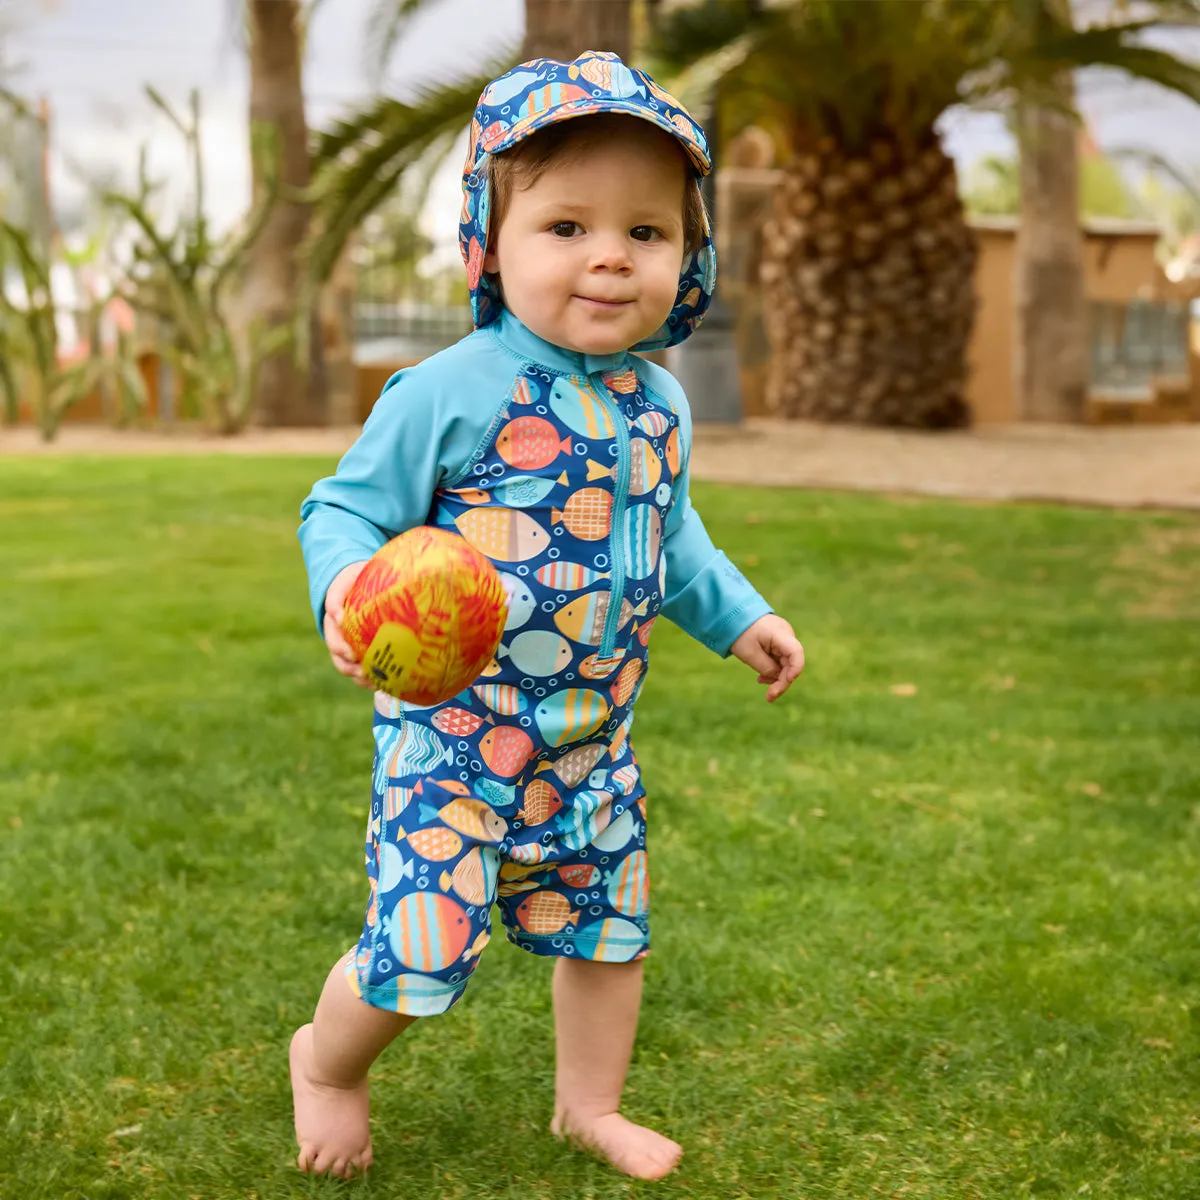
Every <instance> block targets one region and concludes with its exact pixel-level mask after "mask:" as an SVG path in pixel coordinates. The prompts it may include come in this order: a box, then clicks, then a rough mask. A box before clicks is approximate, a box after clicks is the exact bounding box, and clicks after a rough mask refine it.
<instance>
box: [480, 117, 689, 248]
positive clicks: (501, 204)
mask: <svg viewBox="0 0 1200 1200" xmlns="http://www.w3.org/2000/svg"><path fill="white" fill-rule="evenodd" d="M614 121H616V122H620V128H621V130H622V131H624V132H628V124H627V123H628V122H630V121H636V122H637V124H638V125H640V126H645V128H646V131H647V132H649V131H655V132H658V133H660V134H661V135H662V137H663V138H664V139H666V140H667V141H669V142H671V144H672V145H674V146H675V147H676V149H677V151H678V153H679V154H680V156H681V157H682V158H683V160H684V167H685V169H686V172H687V178H686V181H685V184H684V189H683V244H684V249H685V251H686V253H688V254H692V253H694V252H695V251H696V250H698V249H699V248H700V247H701V246H702V245H703V244H704V230H705V226H706V221H705V215H704V200H703V198H702V197H701V195H700V189H699V187H698V186H697V182H698V180H699V176H698V175H697V173H696V168H695V167H694V166H693V165H692V163H691V160H690V159H689V158H688V157H687V155H686V154H685V153H684V150H683V147H682V146H680V145H679V143H678V142H677V141H676V140H675V138H673V137H672V136H671V135H670V134H669V133H667V132H666V131H665V130H659V129H657V127H656V126H654V125H651V124H650V123H649V122H648V121H644V120H642V119H641V118H640V117H628V116H624V115H622V114H620V113H598V114H596V115H595V116H588V117H575V118H573V119H571V120H569V121H558V122H556V123H555V124H553V125H548V126H546V128H545V129H539V130H538V131H537V133H534V134H531V135H530V136H529V137H527V138H525V139H524V140H523V141H520V142H518V143H517V144H516V145H515V146H514V147H513V148H512V149H511V150H506V151H505V152H504V153H503V154H496V155H494V156H492V158H491V161H490V164H489V170H490V179H491V189H492V209H491V216H490V218H489V222H488V226H489V228H488V241H489V243H490V242H491V241H492V237H493V232H494V231H495V230H498V229H499V228H500V222H501V221H503V220H504V216H505V213H507V211H508V205H509V202H510V201H511V199H512V196H513V193H514V192H523V191H524V190H525V189H526V188H529V187H532V186H533V185H534V184H535V183H537V181H538V180H539V179H540V178H541V177H542V176H543V175H544V174H545V173H546V171H547V169H548V168H549V167H550V164H551V163H553V162H554V160H555V159H558V158H563V157H565V156H567V155H569V154H579V153H580V152H581V151H583V150H585V149H586V148H587V147H588V146H591V145H594V144H595V143H596V142H598V141H601V140H603V139H606V138H608V137H611V136H612V135H613V134H614V132H616V131H615V130H614V128H613V125H612V122H614Z"/></svg>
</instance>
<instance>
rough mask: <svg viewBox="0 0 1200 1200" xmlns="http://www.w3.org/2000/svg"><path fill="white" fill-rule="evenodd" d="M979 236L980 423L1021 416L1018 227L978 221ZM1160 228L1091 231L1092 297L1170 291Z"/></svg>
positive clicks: (1087, 246)
mask: <svg viewBox="0 0 1200 1200" xmlns="http://www.w3.org/2000/svg"><path fill="white" fill-rule="evenodd" d="M972 225H973V226H974V228H975V232H976V236H977V237H978V238H979V260H978V263H977V265H976V268H975V294H976V296H977V297H978V299H979V309H978V311H977V313H976V316H975V331H974V334H973V336H972V338H971V345H970V348H969V350H968V361H969V364H970V370H971V374H970V378H969V380H968V383H967V396H968V399H969V400H970V403H971V408H972V410H973V412H974V414H975V420H976V422H977V423H978V424H980V425H995V424H1004V423H1006V422H1011V421H1018V420H1020V414H1019V413H1018V412H1017V410H1016V398H1015V395H1014V392H1013V380H1012V338H1013V257H1014V246H1015V242H1016V225H1015V222H1010V221H994V222H990V221H977V222H972ZM1157 241H1158V233H1157V231H1156V230H1153V229H1150V228H1147V227H1145V226H1136V225H1133V224H1128V225H1125V226H1123V227H1120V228H1118V227H1115V226H1112V227H1109V226H1096V227H1092V228H1090V229H1088V230H1086V231H1085V237H1084V292H1085V294H1086V295H1087V298H1088V299H1089V300H1115V301H1127V300H1133V299H1135V298H1138V297H1143V298H1146V299H1150V298H1153V297H1157V296H1160V295H1164V294H1165V291H1166V288H1167V284H1166V279H1165V277H1164V276H1163V273H1162V270H1161V268H1160V267H1159V265H1158V263H1157V262H1156V261H1155V258H1154V247H1155V244H1156V243H1157Z"/></svg>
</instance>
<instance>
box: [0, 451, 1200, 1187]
mask: <svg viewBox="0 0 1200 1200" xmlns="http://www.w3.org/2000/svg"><path fill="white" fill-rule="evenodd" d="M331 465H332V464H330V463H327V462H322V461H316V460H302V459H293V460H288V459H250V458H235V457H228V458H226V457H213V458H178V459H170V458H161V459H154V458H139V459H125V460H108V461H96V460H84V459H78V460H75V459H29V460H14V459H2V460H0V598H2V603H0V632H2V633H3V637H4V650H3V669H2V670H0V965H2V970H3V974H2V976H0V978H2V980H3V982H2V985H0V1196H2V1197H4V1200H43V1198H45V1200H84V1198H86V1200H115V1198H117V1197H131V1198H132V1197H153V1198H156V1200H158V1198H162V1200H189V1198H192V1197H196V1198H199V1200H224V1198H227V1197H228V1198H232V1197H254V1198H257V1200H274V1198H276V1197H325V1196H343V1195H345V1196H350V1195H354V1196H363V1197H379V1198H384V1197H386V1198H387V1200H415V1198H417V1197H420V1198H423V1200H433V1198H442V1197H445V1198H456V1200H457V1198H464V1200H465V1198H468V1197H469V1198H471V1200H476V1198H479V1197H520V1198H521V1200H540V1198H554V1200H560V1198H562V1200H586V1198H589V1197H591V1198H596V1200H600V1198H607V1197H617V1196H627V1195H633V1194H643V1193H644V1194H650V1193H651V1192H653V1194H655V1195H661V1196H664V1197H674V1196H691V1197H700V1198H703V1200H726V1198H730V1197H752V1198H754V1200H763V1198H768V1197H777V1196H778V1197H829V1198H831V1200H832V1198H834V1197H837V1198H838V1200H843V1198H846V1200H873V1198H874V1197H901V1196H903V1197H907V1198H913V1197H928V1198H930V1200H954V1198H957V1197H979V1198H981V1200H999V1198H1003V1197H1018V1196H1038V1197H1047V1196H1049V1197H1056V1196H1062V1197H1067V1196H1072V1197H1074V1196H1085V1197H1091V1198H1093V1200H1096V1198H1099V1197H1113V1198H1121V1200H1133V1198H1144V1200H1195V1198H1196V1196H1197V1194H1198V1190H1200V1182H1198V1181H1200V1066H1198V1060H1197V1052H1198V1051H1200V951H1198V946H1197V931H1198V922H1200V898H1198V892H1197V858H1198V849H1200V620H1198V619H1197V618H1198V617H1200V521H1198V520H1196V519H1195V518H1192V517H1184V516H1164V515H1154V514H1145V513H1137V514H1134V513H1109V512H1100V511H1087V510H1071V509H1052V508H1042V507H1000V506H986V505H969V504H959V503H943V502H932V501H928V502H927V501H902V500H888V499H883V498H875V497H858V496H830V495H825V494H817V493H810V492H801V491H796V492H779V491H776V492H769V491H765V490H755V489H750V488H744V489H729V488H713V487H697V488H696V489H695V491H696V501H697V505H698V507H699V508H700V509H701V511H702V512H703V513H704V514H705V516H706V519H707V521H708V524H709V527H710V529H711V530H712V532H713V535H714V538H715V539H716V540H717V542H718V543H720V544H722V545H724V546H725V547H726V548H728V550H729V551H730V553H731V556H732V557H733V558H734V559H736V560H737V561H738V562H739V563H740V564H741V565H742V567H743V568H744V569H745V570H746V572H747V573H748V574H749V575H750V576H751V577H752V578H753V579H754V580H755V581H756V582H757V583H758V584H759V585H760V587H761V588H762V589H763V590H764V591H765V592H766V594H767V595H768V596H769V597H771V598H772V600H773V601H774V602H775V604H776V605H777V607H778V608H779V610H780V611H782V612H783V613H785V614H786V615H788V616H789V617H790V618H792V619H793V620H794V622H795V624H796V626H797V628H798V630H799V631H800V633H801V636H802V638H803V640H804V641H805V643H806V646H807V649H808V655H809V668H808V671H807V673H806V675H805V676H804V678H803V680H802V681H801V684H800V685H799V686H798V687H797V688H796V689H794V691H793V693H792V694H791V695H789V696H788V697H787V698H786V699H785V700H784V701H783V702H781V703H780V704H779V705H777V706H775V707H773V708H768V707H767V706H766V705H765V704H764V703H763V701H762V699H761V695H760V692H761V689H760V688H758V687H757V686H756V685H755V683H754V680H753V677H752V675H751V673H750V672H749V671H747V670H746V669H745V668H744V667H742V666H741V665H740V664H738V663H736V662H726V663H722V662H720V661H718V660H717V659H716V658H715V657H713V656H712V655H710V654H709V653H708V652H706V651H704V650H703V649H701V648H700V647H699V646H697V645H695V644H694V643H691V642H689V641H688V640H687V639H686V638H685V637H684V636H683V635H682V634H681V633H679V632H678V631H677V630H675V629H674V628H664V627H663V626H661V625H660V626H659V630H658V631H657V632H656V633H655V637H654V644H653V648H654V658H655V669H654V670H653V671H652V672H651V675H650V680H649V683H648V685H647V688H646V691H645V693H644V699H643V703H642V705H641V712H640V715H639V719H638V726H637V730H636V740H637V742H638V751H639V756H640V758H641V759H642V762H643V764H644V767H645V773H646V777H647V786H648V788H649V791H650V823H651V863H652V875H653V880H654V898H653V917H654V922H655V925H654V937H655V943H654V944H655V953H654V955H653V956H652V957H651V959H650V960H649V964H648V970H647V993H646V1004H645V1008H644V1011H643V1024H642V1032H641V1037H640V1041H639V1047H638V1052H637V1057H636V1060H635V1062H634V1065H633V1069H632V1073H631V1078H630V1087H629V1094H628V1097H627V1111H628V1112H629V1113H630V1115H631V1116H633V1117H634V1118H635V1119H639V1120H642V1121H644V1122H648V1123H652V1124H654V1125H656V1126H658V1127H660V1128H662V1129H663V1130H665V1131H666V1132H669V1133H670V1134H672V1135H673V1136H675V1137H676V1138H677V1139H678V1140H680V1141H681V1142H683V1143H684V1145H685V1147H686V1151H687V1152H686V1155H685V1158H684V1161H683V1166H682V1168H681V1170H680V1171H679V1173H678V1174H677V1175H676V1176H674V1177H673V1178H672V1179H671V1180H669V1181H667V1182H665V1183H663V1184H659V1185H640V1184H633V1183H631V1182H630V1181H628V1180H625V1179H623V1178H622V1177H620V1176H617V1175H615V1174H613V1173H611V1172H610V1171H608V1170H607V1169H605V1168H604V1167H602V1166H600V1165H599V1164H598V1163H595V1162H593V1161H592V1160H590V1159H589V1158H587V1157H584V1156H581V1155H578V1154H575V1153H572V1152H571V1151H569V1150H567V1149H565V1148H563V1147H562V1146H561V1145H560V1144H558V1143H557V1142H556V1141H554V1140H553V1139H552V1138H550V1137H549V1136H548V1135H547V1134H546V1133H545V1132H544V1129H545V1126H546V1124H547V1122H548V1120H549V1117H550V1112H551V1086H552V1072H553V1060H552V1041H551V1026H550V1000H549V991H548V983H549V964H548V963H547V962H545V961H544V960H535V959H533V958H531V957H529V956H525V955H522V954H521V953H520V951H517V950H515V949H513V948H512V947H510V946H508V945H507V944H505V943H503V941H498V940H493V943H492V947H491V948H490V949H489V950H488V952H487V953H486V955H485V956H484V960H483V964H482V966H481V969H480V971H479V972H478V974H477V975H476V977H475V980H474V982H473V984H472V986H471V989H470V991H469V992H468V995H467V999H466V1000H465V1001H464V1002H463V1003H462V1004H461V1005H459V1006H458V1008H456V1009H455V1010H454V1011H453V1012H452V1013H451V1014H449V1015H448V1016H446V1017H442V1018H433V1019H430V1020H428V1021H423V1022H419V1023H418V1024H417V1026H416V1027H415V1028H414V1030H412V1031H411V1032H410V1033H408V1034H406V1035H405V1036H404V1038H403V1039H402V1041H401V1042H399V1043H398V1044H397V1045H396V1046H395V1047H394V1048H393V1049H392V1050H391V1051H389V1052H388V1053H387V1054H386V1055H385V1057H384V1059H383V1060H382V1062H381V1064H380V1066H379V1067H378V1068H377V1072H376V1076H375V1083H374V1089H375V1091H374V1095H375V1108H374V1140H375V1148H376V1163H377V1165H376V1168H375V1170H374V1172H373V1173H372V1175H371V1176H370V1178H369V1179H367V1180H366V1181H361V1182H355V1183H351V1184H341V1183H334V1182H330V1181H325V1180H311V1179H307V1178H303V1177H301V1176H300V1175H298V1174H297V1173H296V1172H295V1170H294V1168H293V1167H292V1166H291V1163H292V1158H293V1154H294V1149H293V1145H292V1133H291V1115H290V1108H289V1103H290V1101H289V1092H288V1086H287V1075H286V1049H287V1043H288V1038H289V1036H290V1034H291V1032H292V1030H293V1029H294V1028H295V1026H296V1025H297V1024H299V1023H300V1022H302V1021H304V1020H306V1019H308V1016H309V1014H310V1012H311V1009H312V1006H313V1003H314V1001H315V999H316V996H317V992H318V990H319V987H320V984H321V981H322V979H323V977H324V975H325V972H326V971H327V969H328V968H329V966H330V964H331V962H332V961H333V959H334V958H335V957H336V956H337V955H338V954H339V953H340V952H341V951H342V950H343V949H345V948H346V947H347V946H348V945H349V944H350V943H352V942H353V941H354V939H355V937H356V936H357V933H358V929H359V925H360V922H361V918H362V907H363V904H364V900H365V895H366V888H365V884H364V880H363V877H362V868H361V865H360V862H361V852H360V845H361V837H362V828H363V824H364V821H365V816H366V806H367V795H368V788H369V782H368V772H369V766H370V756H371V745H372V743H371V735H370V702H369V699H368V697H367V696H366V695H365V693H363V692H360V691H358V690H357V689H355V688H353V687H352V686H350V685H349V684H348V683H347V682H346V681H345V680H343V679H341V678H339V677H338V676H336V675H335V674H334V672H333V670H332V669H331V668H330V666H329V664H328V661H327V659H326V657H325V655H324V652H323V650H322V647H321V645H320V643H319V642H318V640H317V637H316V635H315V632H314V630H313V629H312V627H311V617H310V615H309V613H308V610H307V603H306V592H305V583H304V578H303V572H302V568H301V563H300V556H299V551H298V548H297V544H296V540H295V525H296V513H297V508H298V505H299V502H300V500H301V499H302V498H303V496H304V495H305V493H306V492H307V489H308V486H309V484H310V482H311V481H312V480H313V479H314V478H315V477H316V476H317V475H319V474H322V473H324V472H325V471H326V470H328V469H329V467H330V466H331Z"/></svg>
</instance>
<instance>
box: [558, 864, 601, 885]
mask: <svg viewBox="0 0 1200 1200" xmlns="http://www.w3.org/2000/svg"><path fill="white" fill-rule="evenodd" d="M599 876H600V870H599V868H598V867H593V866H592V864H591V863H568V864H566V865H565V866H561V867H559V868H558V877H559V878H560V879H561V880H562V881H563V883H565V884H566V885H567V887H574V888H586V887H591V886H592V885H593V884H594V883H595V882H596V881H597V879H598V878H599Z"/></svg>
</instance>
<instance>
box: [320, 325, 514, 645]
mask: <svg viewBox="0 0 1200 1200" xmlns="http://www.w3.org/2000/svg"><path fill="white" fill-rule="evenodd" d="M505 369H507V370H508V372H509V374H510V375H511V364H507V363H504V364H501V371H500V372H498V371H497V366H496V362H495V352H494V350H493V349H492V348H491V343H490V339H487V340H477V339H475V338H468V339H467V340H466V341H465V342H460V343H459V344H458V345H457V346H455V347H451V349H450V350H448V351H444V352H443V353H442V354H439V355H435V356H434V357H433V358H430V359H426V360H425V361H424V362H422V363H421V364H419V365H418V366H416V367H413V368H411V369H409V370H405V371H402V372H399V373H397V374H396V375H394V376H392V378H391V379H390V380H388V382H387V384H386V385H385V387H384V389H383V394H382V395H381V396H380V398H379V400H378V401H377V402H376V404H375V407H374V408H373V409H372V411H371V415H370V416H369V417H368V418H367V421H366V424H365V425H364V426H363V430H362V433H361V434H360V435H359V437H358V440H357V441H356V442H355V443H354V445H353V446H351V447H350V449H349V450H348V451H347V452H346V454H345V456H344V457H343V458H342V460H341V462H340V463H339V464H338V467H337V471H336V473H335V474H333V475H331V476H329V477H327V478H325V479H322V480H319V481H318V482H317V483H316V485H315V486H314V487H313V489H312V491H311V493H310V494H309V496H308V498H307V499H306V500H305V501H304V503H303V505H301V508H300V517H301V524H300V531H299V537H300V548H301V551H302V553H303V555H304V565H305V568H306V569H307V571H308V583H309V599H310V602H311V604H312V610H313V616H314V617H315V618H316V622H317V629H318V630H320V629H321V628H322V625H323V623H324V618H325V593H326V592H328V590H329V585H330V584H331V583H332V582H333V580H334V578H335V577H336V576H337V574H338V572H339V571H341V570H343V569H344V568H345V567H348V566H349V565H350V564H351V563H355V562H361V561H362V560H364V559H368V558H370V557H371V555H372V554H374V553H375V551H376V550H378V549H379V548H380V547H381V546H382V545H383V544H384V543H385V542H387V541H389V540H390V539H391V538H393V537H395V536H396V535H397V534H400V533H403V532H404V531H405V530H407V529H412V528H414V527H416V526H417V525H423V524H424V523H425V522H426V520H427V519H428V517H429V511H430V508H431V506H432V503H433V496H434V492H436V491H437V489H438V488H439V487H443V486H452V485H453V484H455V483H456V482H457V481H458V479H459V477H461V476H462V475H463V474H464V473H465V472H466V471H467V470H468V469H469V467H470V464H471V461H472V459H473V457H474V455H475V454H476V453H477V451H478V448H479V446H480V444H481V443H482V441H483V440H484V439H485V438H486V436H487V433H488V430H489V428H490V425H491V422H492V421H493V420H494V418H495V415H496V411H497V409H498V408H500V407H502V406H503V401H504V396H505V391H506V389H505V386H504V385H505V377H504V374H503V370H505Z"/></svg>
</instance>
